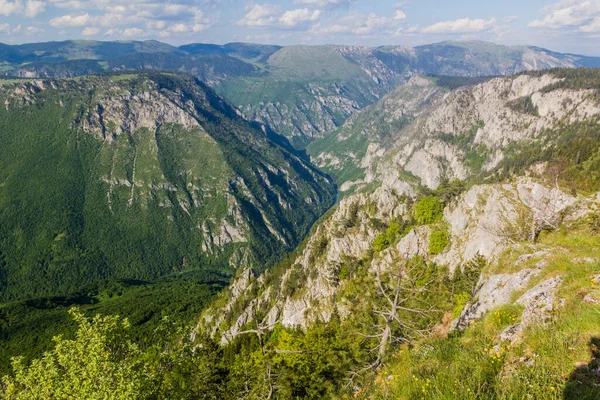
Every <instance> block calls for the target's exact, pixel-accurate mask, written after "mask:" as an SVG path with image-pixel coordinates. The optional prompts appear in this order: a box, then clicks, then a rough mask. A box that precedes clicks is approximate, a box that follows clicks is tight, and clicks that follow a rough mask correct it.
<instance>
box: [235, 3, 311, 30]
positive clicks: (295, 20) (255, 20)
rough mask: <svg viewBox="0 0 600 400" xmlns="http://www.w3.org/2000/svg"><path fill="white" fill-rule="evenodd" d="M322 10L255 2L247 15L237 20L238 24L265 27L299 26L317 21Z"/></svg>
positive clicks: (247, 9) (247, 10)
mask: <svg viewBox="0 0 600 400" xmlns="http://www.w3.org/2000/svg"><path fill="white" fill-rule="evenodd" d="M321 13H322V11H321V10H312V11H311V10H309V9H308V8H300V9H296V10H287V11H283V10H282V9H281V7H280V6H279V5H274V4H262V5H261V4H254V5H253V6H249V7H246V15H244V17H243V18H242V19H241V20H239V21H237V24H238V25H241V26H247V27H253V28H263V27H267V26H269V27H274V28H297V27H300V26H304V27H305V26H306V25H307V24H309V23H311V22H315V21H317V20H318V19H319V17H320V16H321Z"/></svg>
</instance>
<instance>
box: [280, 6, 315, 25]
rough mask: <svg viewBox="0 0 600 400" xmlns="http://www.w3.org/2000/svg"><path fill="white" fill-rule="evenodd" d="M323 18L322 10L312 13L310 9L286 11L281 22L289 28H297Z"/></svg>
mask: <svg viewBox="0 0 600 400" xmlns="http://www.w3.org/2000/svg"><path fill="white" fill-rule="evenodd" d="M320 16H321V10H314V11H310V10H309V9H308V8H301V9H298V10H291V11H286V12H285V13H283V15H282V16H281V17H280V18H279V22H281V23H282V24H283V25H285V26H287V27H295V26H298V25H300V24H303V23H307V22H314V21H316V20H318V19H319V17H320Z"/></svg>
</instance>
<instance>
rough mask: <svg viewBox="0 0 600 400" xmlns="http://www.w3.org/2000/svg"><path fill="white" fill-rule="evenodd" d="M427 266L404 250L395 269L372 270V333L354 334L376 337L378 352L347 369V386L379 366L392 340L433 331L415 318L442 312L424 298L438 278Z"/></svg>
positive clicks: (418, 335)
mask: <svg viewBox="0 0 600 400" xmlns="http://www.w3.org/2000/svg"><path fill="white" fill-rule="evenodd" d="M428 268H429V267H428V266H427V265H426V264H425V263H424V262H422V261H420V260H419V259H409V258H408V254H406V255H405V256H404V257H402V258H401V259H400V261H399V262H398V265H397V267H396V268H395V269H394V270H392V271H388V272H386V273H385V274H383V273H382V272H380V271H377V272H376V273H375V279H374V281H375V289H376V301H375V304H374V305H373V314H374V315H375V316H376V317H377V323H376V324H374V325H373V326H372V327H371V328H372V331H373V333H372V334H364V333H357V334H358V335H360V336H362V337H364V338H365V339H375V343H376V345H375V346H374V347H373V348H371V352H372V353H376V354H377V356H376V358H375V360H374V361H373V362H372V363H369V364H368V365H366V366H364V367H363V368H361V369H360V370H358V371H349V372H348V382H347V385H346V387H350V386H351V385H352V384H353V382H354V379H356V378H358V377H359V376H361V375H362V374H363V373H365V372H367V371H372V370H374V369H378V368H380V367H381V366H382V365H383V362H384V359H385V356H386V354H387V352H388V351H389V349H390V347H391V346H392V345H393V344H398V343H405V342H411V341H413V340H415V339H417V338H422V337H425V336H427V335H429V334H430V333H431V332H432V327H431V326H429V325H428V324H423V322H422V321H418V320H415V318H414V317H415V316H417V317H425V319H427V318H428V317H431V316H432V314H434V313H440V312H441V310H437V309H435V307H433V306H432V305H431V304H429V303H428V301H427V294H428V292H430V291H431V289H430V287H431V286H430V285H432V284H433V283H434V282H435V281H436V279H437V278H438V276H435V274H434V276H428Z"/></svg>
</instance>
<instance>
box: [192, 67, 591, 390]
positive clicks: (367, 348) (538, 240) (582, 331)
mask: <svg viewBox="0 0 600 400" xmlns="http://www.w3.org/2000/svg"><path fill="white" fill-rule="evenodd" d="M415 88H419V89H418V91H419V92H420V93H421V96H416V97H415V96H412V95H410V93H411V91H415V90H416V89H415ZM598 89H600V78H599V76H598V74H597V71H587V70H581V71H566V70H555V71H552V72H549V73H535V74H523V75H517V76H514V77H510V78H496V79H492V80H488V81H486V82H484V83H481V84H478V85H475V86H469V87H460V88H458V89H456V90H453V91H449V92H448V91H445V90H443V89H440V87H439V86H437V85H435V82H433V81H432V80H429V79H423V78H415V79H413V80H412V81H411V82H409V83H408V84H407V85H405V86H404V87H403V88H401V89H398V91H396V92H395V93H394V94H395V95H396V97H394V94H392V95H390V96H388V97H386V98H385V99H383V100H382V102H381V103H382V104H380V105H378V106H379V109H377V107H376V106H372V107H370V108H369V109H367V110H364V111H363V112H361V113H360V114H365V116H361V115H360V114H359V115H357V116H356V117H355V118H353V120H352V121H350V122H349V124H353V123H361V124H362V125H359V126H360V129H357V130H355V131H351V130H347V131H345V132H346V133H347V135H348V137H350V136H351V135H365V136H367V138H368V140H367V142H369V141H373V143H374V145H376V146H380V148H381V149H382V151H381V154H379V155H377V154H376V152H372V154H376V156H372V157H371V161H370V163H369V164H368V165H369V166H370V167H371V168H372V169H371V170H368V172H369V171H373V172H372V174H371V175H370V179H371V180H370V183H371V184H372V185H373V186H378V187H377V188H375V189H373V188H370V187H366V186H363V187H362V189H363V190H362V191H363V193H356V192H349V194H348V196H347V197H346V198H344V199H343V200H342V201H341V202H340V203H339V204H338V206H337V207H336V208H334V209H333V210H332V211H331V212H330V213H328V214H327V215H326V216H325V217H323V218H322V219H321V220H320V222H319V223H318V224H317V225H316V226H315V228H313V230H312V234H311V235H310V237H309V239H308V240H307V241H306V242H304V243H303V244H302V245H301V246H300V247H299V248H298V249H297V250H296V252H295V253H294V254H292V255H291V256H290V257H288V259H287V260H285V261H284V262H282V263H281V264H280V265H279V266H278V267H276V268H275V269H274V270H273V271H268V272H265V273H262V274H257V273H256V272H255V271H253V270H252V269H246V270H241V271H239V272H238V275H237V276H236V279H235V280H234V281H233V283H232V285H231V286H230V287H229V288H228V289H227V290H226V291H225V292H224V293H222V294H221V295H220V298H219V299H218V300H217V301H216V302H215V303H214V304H213V305H212V306H211V307H210V308H209V309H207V310H206V311H205V312H204V313H203V314H202V316H201V318H200V321H199V324H198V327H197V329H196V333H197V334H199V333H208V334H210V335H212V336H213V337H214V338H215V339H217V340H219V341H220V343H221V345H222V346H224V347H225V348H226V349H241V348H243V349H244V350H240V351H248V350H247V348H245V347H244V346H247V347H248V348H250V349H255V350H256V352H255V353H251V354H253V357H256V358H253V360H254V361H253V362H254V363H253V362H249V363H248V364H247V367H248V365H252V366H254V367H256V368H258V369H260V368H264V371H265V373H264V374H263V375H261V379H262V380H260V381H257V382H255V385H256V386H255V387H256V388H257V390H263V391H264V392H263V393H267V392H266V390H267V389H268V388H265V387H264V385H263V381H266V382H271V384H272V385H273V387H274V388H275V389H272V390H277V388H279V387H283V388H287V387H289V386H292V388H296V387H295V386H293V385H294V383H293V382H292V383H290V382H289V381H285V380H280V378H279V376H280V375H279V374H280V369H277V368H281V371H283V372H281V373H282V374H285V373H287V374H297V375H300V376H302V377H304V379H308V382H309V383H307V382H305V383H304V386H307V385H308V386H309V387H312V386H310V385H311V384H314V385H321V386H318V387H319V388H321V389H322V390H323V392H324V393H336V394H337V395H341V396H342V397H343V396H353V397H355V398H372V397H382V398H386V397H387V398H415V397H417V398H419V397H418V396H423V395H424V394H425V395H427V396H430V397H431V398H440V399H442V398H448V396H449V397H450V398H453V396H454V397H460V398H462V397H465V398H486V399H487V398H525V396H526V395H533V397H535V398H557V396H560V394H562V393H564V394H565V396H566V397H565V398H569V399H571V398H578V397H577V396H582V397H581V398H589V399H593V398H596V397H597V396H598V394H599V391H598V387H597V384H598V378H597V350H595V349H596V347H594V346H597V344H596V343H597V342H595V340H597V339H595V338H596V336H597V332H598V326H600V318H599V317H598V315H599V314H598V310H599V309H598V304H599V303H600V300H598V298H599V297H600V294H599V293H598V290H597V289H596V288H595V286H596V284H597V280H598V279H600V278H598V274H600V237H599V236H598V232H599V231H600V228H599V226H600V225H599V223H600V217H599V216H598V212H599V211H600V192H598V191H599V190H600V181H599V180H598V172H597V171H598V170H599V168H598V164H597V163H598V153H599V151H600V138H599V137H598V136H597V135H598V132H599V131H600V130H599V127H600V122H599V120H598V115H600V108H599V103H598V97H597V95H598ZM394 99H396V100H397V102H396V101H395V100H394ZM392 104H394V105H392ZM406 115H409V116H411V118H412V119H414V120H413V121H412V122H411V123H409V124H408V125H407V126H404V127H403V128H400V129H399V131H398V132H390V131H389V129H386V126H387V127H388V128H389V126H391V124H392V123H393V122H394V121H401V120H402V119H403V118H406ZM361 118H362V121H360V120H361ZM372 118H375V120H373V119H372ZM376 118H380V119H376ZM481 120H483V121H484V123H478V121H481ZM370 122H372V124H371V123H370ZM378 123H381V125H379V124H378ZM444 124H445V125H444ZM473 125H474V126H476V128H475V129H472V130H470V129H469V130H467V128H470V127H472V126H473ZM379 126H382V127H383V130H378V128H379ZM449 129H456V130H455V131H452V130H450V131H448V130H449ZM465 130H466V132H465ZM341 132H342V131H340V132H338V136H337V137H338V138H340V141H344V140H346V139H347V137H346V136H343V135H342V134H341ZM448 132H455V133H454V134H451V133H448ZM463 132H465V133H463ZM447 136H450V137H447ZM442 139H444V140H442ZM437 141H439V143H438V142H437ZM483 145H485V146H486V147H487V149H488V151H489V152H490V154H499V156H496V157H495V158H492V157H490V160H495V159H496V158H498V159H499V161H498V162H497V163H496V164H493V166H492V167H489V169H486V167H485V166H486V163H488V162H489V161H487V160H486V159H484V160H483V161H480V162H479V163H478V164H477V165H478V166H479V168H475V167H474V166H473V165H472V164H469V163H467V161H466V158H464V154H465V153H466V152H467V151H475V152H477V154H479V153H480V152H481V153H483V151H482V150H481V146H483ZM438 147H443V149H444V151H438V150H436V149H437V148H438ZM350 149H351V147H347V148H343V150H344V151H351V150H350ZM465 149H469V150H465ZM388 152H389V153H388ZM419 152H422V153H425V154H428V155H429V156H423V157H416V158H413V157H415V156H414V155H415V154H419ZM432 152H437V153H435V154H432ZM340 154H342V153H340ZM339 159H340V160H341V159H342V155H340V156H339ZM365 159H366V157H363V158H361V159H358V161H355V163H356V164H357V165H358V164H359V162H360V161H361V160H363V161H364V160H365ZM324 160H328V161H331V160H333V158H332V157H329V158H324ZM410 160H412V164H411V162H410ZM336 165H337V164H333V166H334V167H335V166H336ZM404 168H410V169H411V171H412V173H409V172H407V170H406V169H404ZM438 168H439V169H438ZM336 171H338V170H336ZM457 171H463V173H464V174H463V175H462V176H457ZM339 173H340V175H339V176H341V177H343V174H344V170H343V169H339ZM366 176H367V177H369V175H366ZM431 177H434V178H436V179H439V180H436V179H431ZM457 177H458V178H462V181H459V180H454V181H452V182H451V181H450V180H451V179H455V178H457ZM434 188H435V189H434ZM550 331H551V332H550ZM313 342H314V343H315V345H314V347H311V345H310V344H307V343H313ZM557 343H562V344H564V346H562V345H560V346H559V347H560V349H559V350H553V349H554V348H555V347H556V346H557ZM588 344H589V345H590V346H592V347H590V349H591V350H592V356H593V357H595V359H593V360H592V362H589V363H588V361H587V360H588V358H589V350H588ZM253 345H254V347H252V346H253ZM563 347H564V349H563ZM314 348H318V349H319V350H318V351H320V352H321V353H323V354H325V353H327V352H328V353H327V354H328V357H336V358H335V359H336V360H337V361H336V365H335V366H332V365H330V364H326V363H325V364H323V363H324V362H323V361H322V360H316V358H315V357H314V356H312V355H311V354H310V353H311V351H314V350H313V349H314ZM232 351H234V350H232ZM261 351H262V353H261ZM305 352H306V353H305ZM244 354H247V353H244ZM553 354H559V356H558V358H556V357H554V356H553ZM261 357H262V358H261ZM319 362H322V364H319ZM306 363H309V364H310V365H316V366H317V367H322V368H325V367H326V368H328V371H330V373H331V374H332V375H333V374H334V373H337V374H338V375H337V376H338V377H337V378H336V379H337V380H336V381H335V382H337V386H335V388H333V389H332V388H331V386H327V385H325V384H323V383H322V382H320V381H318V379H317V378H315V377H312V376H310V375H309V378H306V375H302V374H303V373H305V372H303V371H304V370H303V369H302V367H303V366H304V365H306ZM311 363H312V364H311ZM264 366H266V367H264ZM271 368H272V369H271ZM290 371H292V372H290ZM373 371H378V372H376V373H375V374H373ZM294 376H296V375H294ZM340 376H344V378H342V377H340ZM523 379H527V385H525V384H523ZM463 380H464V382H463ZM261 385H263V386H261ZM286 385H287V386H286ZM550 387H553V388H554V389H550ZM261 388H262V389H261ZM296 389H297V388H296ZM297 390H299V389H297ZM549 390H554V392H553V393H552V395H548V393H549V392H548V391H549ZM563 391H564V392H563ZM449 393H453V396H452V395H449ZM329 395H330V396H331V394H329ZM567 395H568V396H567ZM585 396H587V397H585Z"/></svg>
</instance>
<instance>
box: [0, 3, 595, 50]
mask: <svg viewBox="0 0 600 400" xmlns="http://www.w3.org/2000/svg"><path fill="white" fill-rule="evenodd" d="M66 39H95V40H146V39H157V40H161V41H164V42H167V43H171V44H176V45H177V44H184V43H192V42H204V43H227V42H233V41H245V42H257V43H272V44H283V45H286V44H325V43H334V44H348V45H366V46H379V45H408V46H414V45H419V44H425V43H432V42H437V41H442V40H470V39H478V40H487V41H491V42H495V43H499V44H508V45H523V44H527V45H537V46H541V47H546V48H549V49H551V50H556V51H561V52H573V53H580V54H589V55H600V0H520V1H518V0H504V1H492V0H462V1H451V0H447V1H440V0H405V1H398V0H389V1H388V0H284V1H274V0H273V1H268V0H267V1H250V0H248V1H245V0H167V1H164V0H162V1H161V0H128V1H125V0H0V41H2V42H5V43H26V42H39V41H49V40H66Z"/></svg>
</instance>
